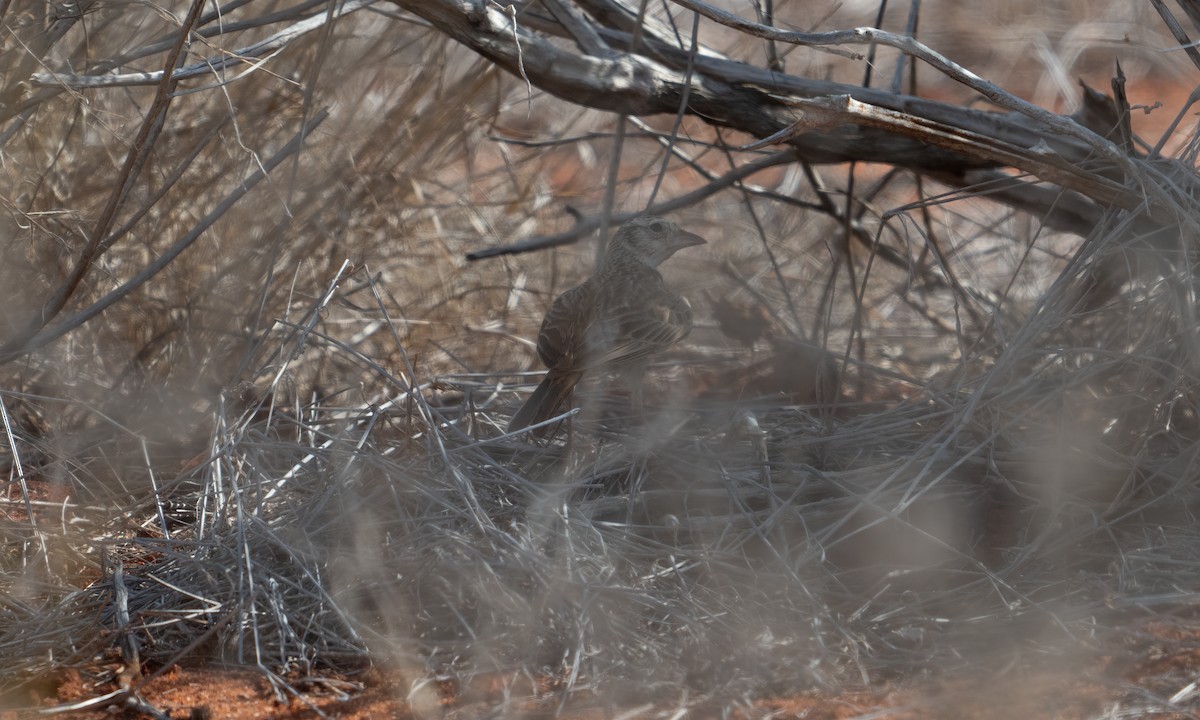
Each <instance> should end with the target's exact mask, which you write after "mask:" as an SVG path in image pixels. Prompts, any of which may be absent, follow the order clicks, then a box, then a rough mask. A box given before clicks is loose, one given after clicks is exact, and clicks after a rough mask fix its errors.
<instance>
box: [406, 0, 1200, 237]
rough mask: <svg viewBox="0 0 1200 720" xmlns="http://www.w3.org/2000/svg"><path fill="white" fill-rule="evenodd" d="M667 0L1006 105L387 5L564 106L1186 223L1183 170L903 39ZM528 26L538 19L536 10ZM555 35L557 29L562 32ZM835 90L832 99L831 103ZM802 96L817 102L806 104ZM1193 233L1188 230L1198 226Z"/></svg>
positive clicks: (477, 14)
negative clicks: (887, 55)
mask: <svg viewBox="0 0 1200 720" xmlns="http://www.w3.org/2000/svg"><path fill="white" fill-rule="evenodd" d="M676 1H677V2H678V3H679V4H680V5H682V6H685V7H688V8H691V9H693V10H694V11H696V12H701V13H703V14H705V15H707V16H709V17H711V18H714V19H718V20H719V21H721V22H726V23H727V24H730V25H731V26H733V27H736V28H737V29H740V30H746V31H749V32H753V33H754V34H762V33H768V34H770V36H771V37H772V38H773V39H777V40H781V41H787V42H804V43H822V44H830V43H835V42H837V43H854V44H869V43H882V44H887V45H890V46H893V47H897V48H898V49H900V50H902V51H903V52H906V53H910V54H912V55H914V56H915V57H919V58H921V59H922V60H924V61H925V62H928V63H930V64H932V65H934V66H935V67H937V68H938V69H939V70H941V71H943V72H946V73H947V74H949V75H951V76H952V77H955V78H956V79H957V80H959V81H961V82H965V83H967V84H968V85H970V86H971V87H972V88H974V89H976V90H977V91H979V92H981V93H983V94H984V95H985V96H987V97H989V98H990V99H991V100H992V101H993V102H996V103H997V104H1000V105H1002V106H1004V107H1007V108H1010V109H1012V110H1013V111H1014V112H1011V113H1001V112H985V111H979V110H971V109H967V108H962V107H958V106H954V105H949V104H945V103H938V102H935V101H931V100H925V99H922V98H916V97H911V96H903V95H895V94H892V93H888V92H885V91H882V90H877V89H871V88H861V87H856V86H850V85H841V84H838V83H833V82H828V81H817V80H811V79H807V78H801V77H796V76H791V75H786V74H782V73H776V72H771V71H768V70H765V69H762V68H757V67H754V66H752V65H748V64H746V63H741V62H738V61H734V60H729V59H726V58H724V57H721V56H719V55H718V54H716V53H713V52H711V51H703V52H701V53H698V54H696V55H695V56H693V57H692V58H691V61H692V63H693V73H692V74H691V76H690V79H689V78H688V76H687V75H686V73H685V66H686V62H687V59H688V52H687V50H685V49H684V48H683V47H681V46H680V45H682V42H680V45H672V44H670V43H669V42H668V41H666V40H664V39H663V38H664V36H665V34H663V33H659V34H657V36H651V37H648V38H645V39H644V40H643V43H642V45H641V49H640V50H639V51H637V52H639V53H640V54H635V51H634V50H633V48H634V45H633V43H632V36H631V35H630V34H629V33H627V32H626V31H625V30H624V29H617V28H612V27H597V28H596V30H597V34H598V35H599V37H600V38H601V39H602V40H603V41H604V42H605V43H606V44H607V45H608V46H609V47H612V48H614V49H622V50H624V51H625V52H624V53H623V54H621V55H619V56H616V57H597V56H594V55H586V54H579V53H575V52H571V51H570V50H568V49H565V48H563V47H561V46H560V45H556V44H555V43H552V42H551V41H550V40H549V39H547V38H546V37H544V36H543V35H540V34H537V33H535V32H533V31H532V30H531V29H530V28H529V25H530V24H531V23H530V22H521V23H518V24H517V26H516V27H514V19H512V18H510V17H509V16H508V15H506V14H505V13H504V12H501V11H500V10H499V9H498V7H499V6H496V5H495V4H492V5H489V4H487V3H485V2H478V1H474V0H392V2H394V3H395V4H397V5H399V6H400V7H402V8H404V9H405V10H407V11H408V12H410V13H412V14H414V15H417V16H419V17H421V18H422V19H424V20H426V21H427V22H429V23H430V25H432V26H433V27H434V28H436V29H437V30H439V31H440V32H442V33H443V34H445V35H447V36H449V37H451V38H453V39H454V40H456V41H458V42H459V43H461V44H463V45H465V46H466V47H468V48H470V49H472V50H474V51H475V52H477V53H479V54H480V55H483V56H484V57H486V58H488V59H489V60H491V61H492V62H494V63H496V64H497V65H499V66H500V67H502V68H504V69H506V70H508V71H509V72H511V73H514V74H517V73H518V65H519V64H520V65H521V67H523V71H524V75H523V76H524V77H527V78H528V80H529V81H530V82H531V83H532V84H533V85H535V86H537V87H538V88H540V89H541V90H544V91H546V92H548V93H550V94H552V95H555V96H557V97H560V98H562V99H564V100H567V101H568V102H572V103H575V104H580V105H586V106H589V107H592V108H596V109H600V110H607V111H611V112H615V113H620V114H625V115H651V114H657V113H672V112H675V111H676V110H677V108H678V107H679V105H680V103H681V102H682V101H683V99H684V97H685V95H686V96H687V103H688V111H689V113H691V114H693V115H696V116H698V117H702V118H704V119H706V120H707V121H709V122H711V123H713V124H715V125H719V126H724V127H729V128H733V129H736V130H740V131H742V132H746V133H749V134H751V135H753V136H755V137H758V138H772V136H775V137H776V138H778V139H779V142H786V143H787V144H788V145H789V146H791V147H792V148H794V149H795V150H796V152H797V154H798V156H799V157H800V158H802V159H804V160H806V161H808V162H812V163H838V162H846V161H851V160H858V161H865V162H876V163H888V164H892V165H895V166H899V167H904V168H908V169H911V170H915V171H918V172H922V173H927V174H931V175H936V176H937V177H938V179H939V180H941V181H943V182H949V183H951V184H952V185H954V186H956V187H960V188H961V187H966V186H968V185H969V184H970V180H969V179H968V178H969V177H970V176H972V175H977V171H980V170H989V169H996V168H1002V167H1014V168H1017V169H1019V170H1021V171H1023V172H1025V173H1028V174H1030V175H1033V176H1035V177H1037V178H1038V179H1040V180H1042V181H1048V182H1051V183H1054V184H1056V185H1058V186H1059V187H1060V188H1062V190H1061V191H1056V192H1055V193H1053V196H1054V197H1058V198H1060V200H1059V201H1058V202H1044V201H1043V198H1045V197H1047V196H1048V194H1046V193H1021V205H1022V208H1023V209H1026V210H1029V211H1031V212H1035V213H1036V214H1038V215H1039V216H1040V217H1041V219H1042V220H1043V221H1044V222H1045V223H1046V224H1047V225H1049V226H1050V227H1054V228H1056V229H1060V230H1065V231H1068V232H1073V233H1077V234H1081V235H1084V234H1087V233H1088V232H1090V230H1091V229H1092V228H1093V227H1094V226H1095V224H1096V223H1097V222H1099V221H1100V220H1101V217H1102V213H1103V208H1104V207H1106V206H1110V205H1114V204H1115V205H1116V206H1118V207H1122V208H1125V209H1127V210H1131V211H1135V212H1138V211H1144V210H1148V211H1149V212H1148V214H1149V215H1150V216H1152V217H1153V218H1154V222H1155V224H1171V223H1187V222H1193V223H1194V222H1195V221H1194V220H1191V219H1181V218H1180V217H1179V213H1178V212H1177V211H1176V210H1172V207H1173V206H1174V207H1176V208H1177V207H1178V203H1179V202H1180V200H1184V201H1186V200H1187V199H1188V198H1190V197H1198V196H1200V188H1197V187H1196V186H1197V183H1196V182H1195V178H1194V175H1193V174H1191V173H1181V172H1177V169H1174V168H1165V167H1160V166H1158V165H1152V164H1149V163H1147V162H1145V161H1143V160H1141V159H1139V158H1135V157H1129V156H1126V155H1124V154H1123V153H1122V152H1121V150H1120V149H1119V148H1117V147H1116V146H1115V145H1113V144H1112V143H1110V142H1109V141H1108V140H1106V139H1105V138H1103V137H1101V136H1099V135H1097V134H1096V133H1095V132H1093V131H1092V130H1091V129H1089V128H1086V127H1084V126H1082V125H1079V124H1077V123H1076V122H1075V121H1074V120H1073V119H1072V118H1070V117H1066V116H1062V115H1057V114H1055V113H1052V112H1050V111H1047V110H1044V109H1042V108H1039V107H1037V106H1035V105H1032V104H1030V103H1027V102H1025V101H1023V100H1021V99H1019V98H1016V97H1015V96H1012V95H1010V94H1008V93H1005V92H1004V91H1003V90H1001V89H1000V88H998V87H997V86H995V85H994V84H992V83H989V82H988V81H986V80H983V79H982V78H979V77H978V76H976V75H974V74H973V73H970V71H968V70H965V69H964V68H961V67H960V66H958V65H956V64H954V63H952V62H951V61H949V60H948V59H946V58H945V57H943V56H941V55H939V54H937V53H936V52H934V51H933V50H931V49H929V48H928V47H926V46H924V45H922V44H920V43H917V42H916V41H915V40H912V39H911V38H905V37H902V36H898V35H895V34H892V33H885V32H883V31H880V30H875V29H873V28H857V29H853V30H845V31H839V32H834V33H790V32H786V31H781V30H778V29H776V28H768V27H767V26H760V25H758V24H757V23H751V22H749V21H746V20H742V19H740V18H737V17H736V16H732V15H729V14H728V13H724V12H723V11H718V10H716V9H715V8H712V7H711V6H709V5H707V4H705V3H702V2H698V1H697V0H676ZM550 22H552V20H551V21H550ZM534 24H538V25H539V26H542V27H546V21H545V20H544V19H538V21H537V22H536V23H534ZM560 30H561V29H560ZM560 34H563V35H564V36H568V37H569V34H567V33H566V31H565V30H561V33H560ZM685 90H686V93H685ZM838 96H841V97H842V99H841V100H837V101H835V99H836V98H837V97H838ZM846 98H848V99H849V100H850V101H852V102H848V101H846ZM814 100H815V101H818V102H816V103H813V102H811V101H814ZM898 114H902V115H903V116H901V115H898ZM1168 176H1169V177H1170V180H1169V181H1168V180H1167V177H1168ZM1172 184H1174V186H1176V187H1177V188H1178V190H1176V191H1174V192H1172V193H1170V195H1168V193H1167V191H1166V190H1165V189H1164V188H1170V187H1172ZM1147 185H1149V187H1147ZM1194 190H1195V191H1196V192H1193V191H1194ZM1063 193H1066V194H1067V195H1068V196H1072V197H1075V198H1078V200H1073V201H1072V202H1071V206H1072V208H1073V211H1072V212H1070V213H1064V212H1062V211H1061V208H1062V207H1063V204H1062V203H1061V196H1062V194H1063ZM1001 197H1003V196H1001ZM1147 197H1148V198H1149V199H1150V200H1151V208H1148V209H1147V208H1143V205H1142V204H1143V203H1144V202H1145V198H1147ZM1147 222H1149V220H1147ZM1196 230H1197V234H1200V228H1196Z"/></svg>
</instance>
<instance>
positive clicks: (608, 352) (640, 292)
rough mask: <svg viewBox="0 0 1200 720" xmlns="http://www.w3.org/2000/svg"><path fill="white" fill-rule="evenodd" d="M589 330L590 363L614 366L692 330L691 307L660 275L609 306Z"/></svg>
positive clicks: (647, 354)
mask: <svg viewBox="0 0 1200 720" xmlns="http://www.w3.org/2000/svg"><path fill="white" fill-rule="evenodd" d="M593 325H594V327H592V328H589V334H588V342H587V345H588V348H589V351H590V352H589V353H588V362H587V364H588V366H589V367H600V366H607V367H613V366H617V365H623V364H626V363H630V362H637V361H639V360H642V359H645V358H648V357H650V356H651V355H654V354H656V353H659V352H662V351H663V350H666V349H667V348H669V347H671V346H672V345H674V344H675V343H677V342H679V341H680V340H682V339H683V338H685V337H687V335H688V333H690V332H691V330H692V307H691V305H689V304H688V301H687V300H685V299H684V298H682V297H680V296H679V295H676V294H675V293H673V292H671V291H670V290H669V289H668V288H667V287H666V285H665V284H663V283H662V281H661V279H659V280H658V282H657V283H647V284H642V285H640V286H638V288H637V290H636V291H632V292H630V293H629V294H627V295H624V296H622V297H620V299H619V300H618V302H616V303H615V304H614V305H611V306H609V307H608V308H606V310H605V312H604V313H603V320H601V321H598V322H595V323H593Z"/></svg>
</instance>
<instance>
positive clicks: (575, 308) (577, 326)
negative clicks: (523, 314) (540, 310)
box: [537, 283, 594, 370]
mask: <svg viewBox="0 0 1200 720" xmlns="http://www.w3.org/2000/svg"><path fill="white" fill-rule="evenodd" d="M593 306H594V299H593V292H592V288H591V286H590V285H589V284H588V283H584V284H583V285H580V286H579V287H575V288H571V289H570V290H568V291H566V292H565V293H563V294H562V295H559V296H558V297H557V298H555V300H554V302H553V303H551V305H550V309H549V310H547V311H546V317H545V318H543V320H542V328H541V330H539V331H538V341H537V351H538V356H539V357H540V358H541V359H542V362H543V363H545V364H546V367H547V368H550V369H551V370H553V369H555V368H562V369H566V368H568V367H571V366H573V365H575V364H577V358H578V357H580V356H581V354H582V353H583V352H584V344H585V342H586V338H587V328H588V324H589V322H590V320H591V317H592V315H593V314H594V313H593Z"/></svg>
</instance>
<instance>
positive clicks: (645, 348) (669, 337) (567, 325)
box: [508, 217, 704, 431]
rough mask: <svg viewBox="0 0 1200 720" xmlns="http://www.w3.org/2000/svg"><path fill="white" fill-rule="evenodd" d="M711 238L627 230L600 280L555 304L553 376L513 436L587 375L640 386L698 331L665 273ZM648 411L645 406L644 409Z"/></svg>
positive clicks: (636, 227) (665, 225) (638, 225)
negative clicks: (664, 267) (661, 356)
mask: <svg viewBox="0 0 1200 720" xmlns="http://www.w3.org/2000/svg"><path fill="white" fill-rule="evenodd" d="M702 243H704V240H703V239H702V238H700V237H699V236H697V235H693V234H692V233H689V232H687V231H685V230H682V229H681V228H680V227H679V226H678V225H676V224H675V223H673V222H670V221H669V220H664V219H663V218H658V217H641V218H637V219H635V220H632V221H630V222H629V223H627V224H625V225H624V226H622V227H621V229H620V230H618V231H617V233H616V235H615V236H614V237H613V240H612V243H611V244H610V246H609V249H608V253H607V254H606V255H605V258H604V260H603V261H602V262H601V263H600V265H599V267H597V268H596V271H595V272H594V273H592V276H591V277H590V278H588V279H587V281H586V282H584V283H583V284H582V285H580V286H579V287H576V288H572V289H571V290H568V291H566V292H565V293H563V294H562V295H560V296H558V298H557V299H556V300H555V301H554V303H553V304H552V305H551V306H550V309H549V310H548V311H547V312H546V317H545V319H544V320H542V328H541V331H540V332H539V333H538V343H537V350H538V356H539V357H541V359H542V362H543V363H545V364H546V367H547V368H548V372H547V373H546V377H545V379H544V380H542V382H541V384H539V385H538V387H537V389H536V390H534V391H533V394H532V395H531V396H530V397H529V399H528V400H526V401H525V404H524V405H522V406H521V409H520V410H518V411H517V414H516V415H514V416H513V419H512V422H510V423H509V426H508V429H509V431H515V430H520V429H521V428H524V427H528V426H529V425H534V424H537V423H539V422H542V421H543V420H547V419H549V418H551V417H554V415H555V414H556V413H558V412H559V409H560V408H561V407H562V406H563V404H564V403H565V402H566V400H567V398H568V397H570V395H571V391H572V390H574V388H575V385H576V383H578V382H579V380H580V379H581V378H582V377H584V376H585V375H593V374H596V373H601V372H613V373H619V374H621V375H622V376H624V377H625V378H626V380H627V381H630V382H631V384H632V385H633V388H634V402H635V405H639V406H640V400H641V396H640V388H641V386H640V384H641V379H642V373H643V372H644V371H645V368H646V365H647V363H649V361H650V359H651V358H652V357H653V356H654V355H655V354H656V353H659V352H662V351H663V350H666V349H667V348H669V347H671V346H672V345H674V344H675V343H677V342H679V341H680V340H682V339H683V338H685V337H687V335H688V333H689V332H691V330H692V308H691V306H690V305H689V304H688V302H687V300H685V299H684V298H683V297H681V296H679V295H677V294H675V293H674V292H672V291H671V289H670V288H668V287H667V285H666V283H665V282H664V281H663V277H662V275H661V274H659V272H658V270H657V268H658V266H659V264H660V263H662V262H663V261H664V260H666V259H667V258H669V257H671V256H672V255H674V254H675V252H676V251H678V250H681V249H683V248H685V247H690V246H692V245H700V244H702ZM638 409H639V410H640V407H638Z"/></svg>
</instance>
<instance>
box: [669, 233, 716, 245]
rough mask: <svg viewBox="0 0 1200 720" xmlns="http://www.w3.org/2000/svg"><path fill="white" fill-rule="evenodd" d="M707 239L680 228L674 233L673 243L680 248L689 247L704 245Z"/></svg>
mask: <svg viewBox="0 0 1200 720" xmlns="http://www.w3.org/2000/svg"><path fill="white" fill-rule="evenodd" d="M707 242H708V241H707V240H705V239H704V238H702V237H700V236H699V235H697V234H695V233H690V232H688V231H687V230H680V231H679V232H678V233H677V234H676V235H675V244H676V245H678V246H679V247H681V248H685V247H691V246H693V245H704V244H706V243H707Z"/></svg>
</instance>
